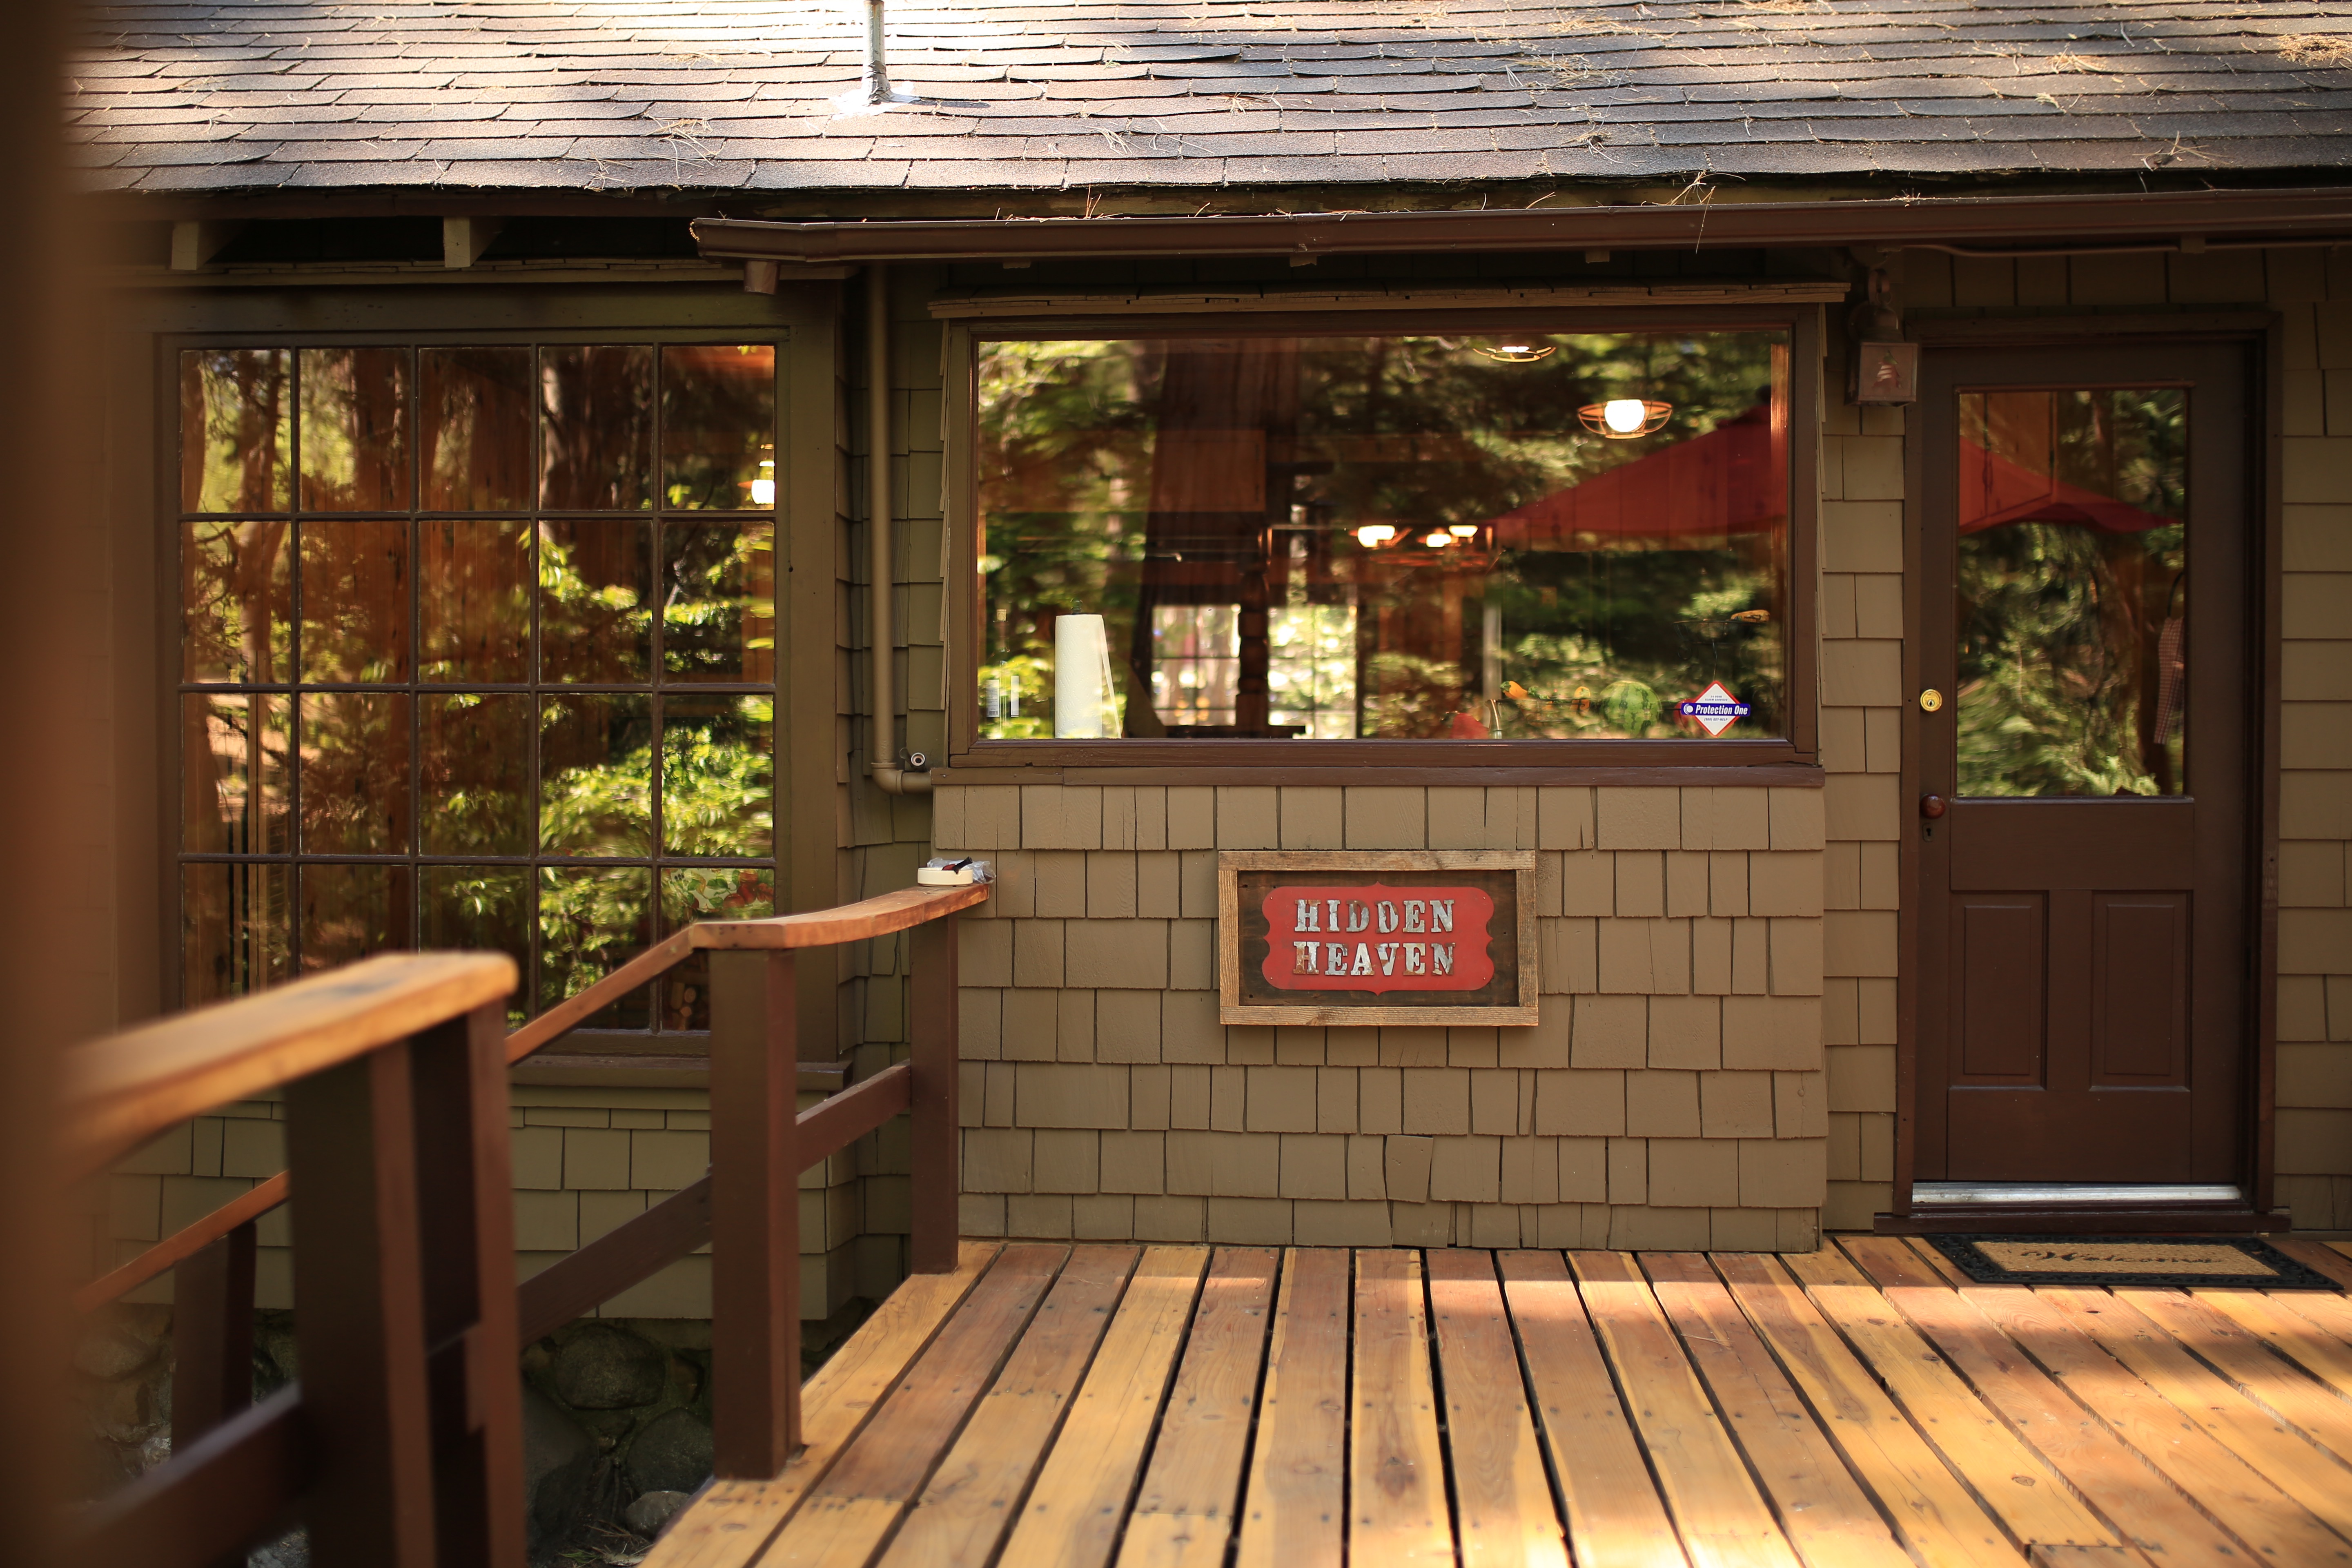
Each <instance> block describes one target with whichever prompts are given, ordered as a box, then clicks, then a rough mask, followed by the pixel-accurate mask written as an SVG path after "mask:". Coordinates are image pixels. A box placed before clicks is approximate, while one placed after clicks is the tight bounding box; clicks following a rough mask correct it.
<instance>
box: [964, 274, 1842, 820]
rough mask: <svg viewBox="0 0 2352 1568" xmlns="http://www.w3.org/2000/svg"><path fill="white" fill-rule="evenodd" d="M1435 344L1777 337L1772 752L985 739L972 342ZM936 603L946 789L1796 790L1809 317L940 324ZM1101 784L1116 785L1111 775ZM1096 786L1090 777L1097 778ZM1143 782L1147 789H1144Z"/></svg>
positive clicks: (1812, 379)
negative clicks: (1778, 489)
mask: <svg viewBox="0 0 2352 1568" xmlns="http://www.w3.org/2000/svg"><path fill="white" fill-rule="evenodd" d="M1430 321H1439V322H1442V323H1443V330H1445V331H1476V330H1477V329H1479V328H1481V327H1486V328H1493V329H1498V330H1499V329H1504V328H1517V329H1519V330H1522V331H1545V332H1586V331H1661V330H1665V331H1672V330H1678V329H1679V330H1686V331H1739V330H1745V331H1758V330H1770V329H1774V328H1778V329H1780V330H1781V331H1786V332H1787V333H1788V334H1789V346H1790V352H1789V360H1790V367H1789V405H1790V418H1789V448H1790V449H1789V489H1790V500H1789V539H1788V560H1789V615H1788V645H1787V647H1788V653H1787V658H1788V715H1789V732H1788V734H1787V735H1785V736H1781V737H1776V738H1773V739H1769V740H1740V741H1732V740H1709V739H1706V738H1704V737H1701V738H1696V739H1690V740H1647V741H1626V740H1517V741H1511V740H1480V741H1466V740H1465V741H1454V740H1349V741H1312V740H1307V739H1303V738H1301V739H1287V740H1256V739H1247V740H1245V739H1237V738H1234V739H1227V738H1217V739H1205V740H1176V741H1170V740H1151V739H1116V740H1100V741H1056V740H1045V739H1034V740H1017V741H1003V740H988V739H983V738H982V736H981V734H980V721H979V715H978V708H979V700H978V690H979V688H978V680H979V667H980V664H981V662H982V659H981V655H982V645H981V637H982V630H983V627H984V625H985V609H984V606H983V605H982V594H983V590H984V584H982V581H981V575H980V552H979V548H978V546H979V538H980V526H979V472H978V461H979V440H978V424H977V421H978V418H979V360H978V353H977V345H978V343H979V342H980V341H981V340H982V339H984V338H1003V337H1008V336H1017V335H1022V334H1024V333H1025V334H1034V335H1035V336H1038V337H1055V338H1119V337H1143V336H1151V337H1235V336H1245V335H1246V336H1269V337H1272V336H1344V335H1347V334H1349V333H1353V332H1362V333H1365V334H1367V335H1369V334H1371V333H1375V332H1381V331H1387V332H1395V331H1414V330H1418V329H1420V328H1422V326H1423V323H1426V322H1430ZM943 324H944V326H945V329H946V331H945V343H944V353H943V355H942V365H943V368H944V369H945V371H946V374H945V375H944V376H943V378H942V379H943V382H944V387H943V391H944V394H945V407H944V409H943V415H944V417H943V418H942V420H941V426H942V435H943V437H944V441H945V445H946V447H947V453H946V473H947V496H946V501H947V525H948V552H947V553H948V559H947V571H948V573H949V584H950V591H949V593H948V595H947V602H948V627H947V637H948V647H947V649H946V654H947V658H946V660H945V662H946V666H947V670H946V681H945V688H946V691H947V694H948V701H949V711H948V715H947V720H948V756H947V766H946V767H945V768H944V769H943V770H941V772H940V774H939V775H938V776H939V778H940V782H945V783H958V784H990V783H995V784H1013V783H1047V782H1054V780H1055V778H1060V779H1061V780H1062V781H1063V782H1068V783H1093V782H1124V783H1162V784H1277V783H1281V784H1486V783H1496V784H1502V783H1511V784H1538V783H1559V784H1572V783H1605V784H1803V783H1806V782H1808V780H1809V779H1810V780H1818V778H1819V776H1820V767H1819V757H1820V691H1819V688H1818V684H1817V676H1816V668H1817V659H1818V646H1819V644H1818V638H1819V633H1818V628H1817V616H1818V600H1819V584H1820V558H1819V543H1820V540H1819V531H1820V500H1821V484H1820V478H1819V464H1820V453H1821V437H1822V345H1823V342H1824V336H1825V334H1824V325H1823V321H1822V307H1821V306H1819V305H1792V304H1775V305H1736V304H1735V305H1711V306H1710V305H1701V306H1675V307H1667V308H1643V307H1629V308H1622V309H1617V308H1604V307H1576V306H1560V305H1536V306H1521V307H1498V306H1496V305H1489V304H1485V303H1477V304H1467V305H1463V306H1458V307H1453V306H1444V305H1432V306H1430V307H1429V308H1428V309H1426V310H1410V311H1408V310H1381V311H1378V312H1371V311H1365V310H1346V309H1330V310H1313V311H1298V312H1281V311H1261V310H1253V311H1249V312H1247V313H1245V314H1244V313H1238V312H1233V311H1225V310H1217V309H1216V308H1215V307H1214V306H1213V305H1209V306H1204V307H1203V308H1202V310H1201V311H1199V312H1198V313H1194V312H1189V311H1188V312H1183V313H1154V314H1150V315H1139V314H1121V313H1118V312H1116V311H1106V312H1104V313H1102V314H1099V315H1093V314H1063V313H1059V312H1057V313H1055V314H1053V315H1049V316H1039V315H1034V314H1024V313H1020V312H1017V311H1010V310H1009V311H1008V312H1007V313H1006V314H1004V315H1003V316H988V315H969V316H967V315H961V314H960V315H959V316H958V317H957V318H956V319H954V320H951V321H947V322H945V323H943ZM1113 774H1116V777H1115V778H1114V777H1112V776H1111V775H1113ZM1097 775H1101V776H1100V777H1097ZM1147 775H1148V776H1147Z"/></svg>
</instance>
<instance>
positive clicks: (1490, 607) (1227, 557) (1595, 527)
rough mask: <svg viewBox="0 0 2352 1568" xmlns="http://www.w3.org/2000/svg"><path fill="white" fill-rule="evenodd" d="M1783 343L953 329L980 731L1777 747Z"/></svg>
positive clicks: (1768, 339) (1668, 336)
mask: <svg viewBox="0 0 2352 1568" xmlns="http://www.w3.org/2000/svg"><path fill="white" fill-rule="evenodd" d="M1788 353H1789V350H1788V343H1787V341H1786V335H1785V334H1784V333H1780V332H1776V331H1672V332H1670V331H1643V332H1616V333H1546V332H1533V331H1520V332H1501V333H1486V334H1452V333H1448V334H1438V333H1398V334H1393V335H1383V336H1369V337H1356V338H1336V337H1335V338H1284V337H1232V338H1222V339H1218V338H1165V339H1136V340H1128V341H1120V342H1096V341H1076V340H1063V341H1040V342H983V343H982V345H981V348H980V360H979V366H978V370H979V394H980V408H979V441H978V451H979V496H980V509H981V514H982V530H983V539H982V556H981V572H982V593H983V603H984V605H985V617H986V618H985V626H984V632H983V636H984V639H985V647H984V652H983V656H982V668H981V670H980V679H979V682H978V690H977V693H976V695H977V698H978V703H979V707H980V719H981V726H980V727H981V732H982V734H983V735H986V736H989V737H992V738H996V739H1023V738H1031V737H1043V736H1049V735H1055V734H1056V733H1057V732H1058V733H1060V734H1061V735H1063V736H1065V737H1071V736H1093V735H1097V734H1102V735H1108V736H1111V737H1117V736H1129V737H1169V738H1177V739H1192V738H1203V737H1211V736H1253V737H1287V738H1302V739H1329V740H1341V739H1383V740H1388V739H1393V740H1407V739H1417V740H1445V739H1456V740H1462V739H1494V738H1499V739H1510V740H1520V739H1574V738H1588V739H1637V740H1641V739H1646V740H1666V739H1675V738H1694V737H1700V738H1703V737H1708V736H1727V737H1730V738H1733V739H1743V738H1756V737H1765V736H1774V735H1780V734H1782V733H1785V727H1784V716H1783V714H1784V705H1783V678H1784V667H1785V660H1786V654H1785V646H1784V634H1783V631H1782V626H1783V623H1784V621H1785V619H1786V604H1785V595H1786V575H1787V572H1786V551H1787V539H1788V516H1789V468H1788V430H1789V391H1788V384H1789V362H1788ZM1073 658H1075V659H1076V660H1077V664H1076V667H1075V668H1064V666H1065V665H1066V663H1067V662H1068V661H1069V660H1070V659H1073ZM1071 682H1076V683H1077V689H1076V690H1065V691H1061V692H1060V693H1059V694H1060V696H1061V697H1062V698H1063V700H1062V701H1061V702H1060V703H1059V704H1058V705H1057V704H1056V701H1055V697H1056V693H1057V683H1058V684H1059V685H1061V686H1067V685H1068V684H1069V683H1071ZM1718 684H1719V685H1720V686H1721V687H1722V689H1723V693H1722V694H1721V695H1717V694H1715V693H1714V691H1713V689H1714V688H1715V687H1716V686H1717V685H1718ZM1699 701H1705V702H1706V703H1707V704H1708V705H1709V706H1708V710H1706V712H1704V713H1700V712H1692V711H1685V704H1687V703H1696V702H1699ZM1104 715H1108V717H1107V718H1105V717H1103V716H1104ZM1057 725H1058V726H1059V729H1058V731H1057Z"/></svg>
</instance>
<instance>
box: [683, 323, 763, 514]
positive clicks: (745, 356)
mask: <svg viewBox="0 0 2352 1568" xmlns="http://www.w3.org/2000/svg"><path fill="white" fill-rule="evenodd" d="M775 442H776V351H775V350H774V348H772V346H770V345H768V344H765V343H745V344H740V345H736V344H729V345H726V346H723V347H716V348H711V347H684V346H673V347H670V348H666V349H664V350H662V504H663V505H665V506H670V507H677V508H686V509H693V510H717V511H741V510H747V509H753V508H757V509H759V510H766V509H768V508H770V507H772V506H774V505H775V504H776V446H775Z"/></svg>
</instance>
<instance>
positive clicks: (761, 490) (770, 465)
mask: <svg viewBox="0 0 2352 1568" xmlns="http://www.w3.org/2000/svg"><path fill="white" fill-rule="evenodd" d="M751 504H752V505H753V506H773V505H775V504H776V460H775V459H774V458H761V459H760V477H759V478H758V479H753V480H752V481H751Z"/></svg>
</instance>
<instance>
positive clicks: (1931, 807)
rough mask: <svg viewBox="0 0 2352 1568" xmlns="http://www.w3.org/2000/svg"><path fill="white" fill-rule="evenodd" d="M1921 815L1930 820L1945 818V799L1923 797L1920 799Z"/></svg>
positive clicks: (1939, 796) (1941, 797) (1931, 796)
mask: <svg viewBox="0 0 2352 1568" xmlns="http://www.w3.org/2000/svg"><path fill="white" fill-rule="evenodd" d="M1919 815H1920V816H1925V817H1928V818H1930V819H1933V818H1935V817H1938V816H1943V815H1944V797H1943V796H1942V795H1921V796H1920V797H1919Z"/></svg>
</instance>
